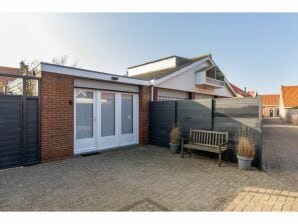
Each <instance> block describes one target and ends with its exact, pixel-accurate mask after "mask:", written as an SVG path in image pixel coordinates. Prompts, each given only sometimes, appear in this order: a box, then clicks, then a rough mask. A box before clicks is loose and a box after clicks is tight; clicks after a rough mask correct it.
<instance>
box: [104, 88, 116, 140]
mask: <svg viewBox="0 0 298 224" xmlns="http://www.w3.org/2000/svg"><path fill="white" fill-rule="evenodd" d="M113 135H115V94H114V93H105V92H102V93H101V137H106V136H113Z"/></svg>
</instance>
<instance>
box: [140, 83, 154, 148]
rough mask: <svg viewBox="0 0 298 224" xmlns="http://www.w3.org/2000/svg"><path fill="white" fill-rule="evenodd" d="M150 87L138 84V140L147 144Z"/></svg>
mask: <svg viewBox="0 0 298 224" xmlns="http://www.w3.org/2000/svg"><path fill="white" fill-rule="evenodd" d="M150 95H151V91H150V87H149V86H140V95H139V98H140V99H139V111H140V112H139V142H140V144H142V145H144V144H148V129H149V103H150Z"/></svg>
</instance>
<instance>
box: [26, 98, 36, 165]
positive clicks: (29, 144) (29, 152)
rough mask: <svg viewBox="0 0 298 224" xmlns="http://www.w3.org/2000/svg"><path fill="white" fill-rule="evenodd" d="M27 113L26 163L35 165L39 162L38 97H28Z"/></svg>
mask: <svg viewBox="0 0 298 224" xmlns="http://www.w3.org/2000/svg"><path fill="white" fill-rule="evenodd" d="M25 113H26V114H25V115H26V116H25V119H26V121H25V129H26V130H25V149H24V165H33V164H37V163H38V162H39V150H38V131H39V129H38V98H27V100H26V112H25Z"/></svg>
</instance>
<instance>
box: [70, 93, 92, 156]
mask: <svg viewBox="0 0 298 224" xmlns="http://www.w3.org/2000/svg"><path fill="white" fill-rule="evenodd" d="M94 122H95V114H94V92H93V91H91V90H83V89H76V90H75V153H80V152H84V151H88V150H91V149H94V148H95V134H94Z"/></svg>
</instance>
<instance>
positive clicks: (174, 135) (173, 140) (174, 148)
mask: <svg viewBox="0 0 298 224" xmlns="http://www.w3.org/2000/svg"><path fill="white" fill-rule="evenodd" d="M180 141H181V131H180V128H179V127H173V128H172V130H171V133H170V142H169V145H170V150H171V152H173V153H177V152H178V151H179V149H180Z"/></svg>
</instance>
